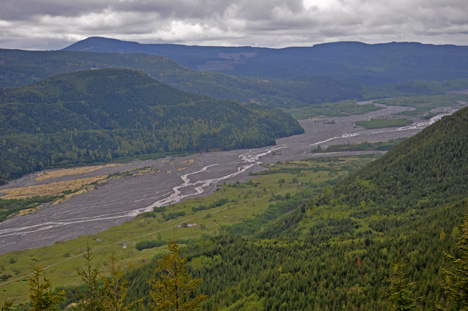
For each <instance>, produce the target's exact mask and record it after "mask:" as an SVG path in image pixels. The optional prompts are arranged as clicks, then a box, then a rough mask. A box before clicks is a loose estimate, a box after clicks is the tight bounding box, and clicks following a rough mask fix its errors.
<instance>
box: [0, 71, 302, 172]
mask: <svg viewBox="0 0 468 311" xmlns="http://www.w3.org/2000/svg"><path fill="white" fill-rule="evenodd" d="M0 119H1V123H0V133H1V137H0V139H1V140H0V141H1V143H2V148H1V150H0V172H1V176H0V177H1V180H3V181H4V180H8V179H12V178H16V177H19V176H21V175H23V174H26V173H30V172H33V171H35V170H41V169H44V168H50V167H59V166H67V165H78V164H89V163H95V162H104V161H110V160H112V159H117V158H123V157H135V156H139V155H144V154H151V153H159V154H164V153H168V152H187V151H189V152H199V151H209V150H214V149H218V150H219V149H220V150H227V149H234V148H253V147H260V146H265V145H271V144H274V143H275V138H278V137H283V136H287V135H293V134H298V133H302V132H303V129H302V128H301V127H300V126H299V124H298V123H297V121H295V120H294V119H292V118H291V117H290V116H289V115H287V114H285V113H283V112H281V111H278V110H273V109H269V108H264V107H260V106H257V105H253V104H250V105H240V104H238V103H236V102H233V101H220V100H215V99H212V98H209V97H204V96H200V95H194V94H190V93H185V92H182V91H179V90H177V89H174V88H172V87H169V86H167V85H165V84H162V83H159V82H157V81H155V80H153V79H151V78H150V77H149V76H147V75H146V74H144V73H141V72H137V71H131V70H126V69H103V70H88V71H80V72H75V73H69V74H63V75H59V76H54V77H52V78H49V79H45V80H42V81H40V82H38V83H35V84H30V85H28V86H25V87H21V88H6V89H2V90H0Z"/></svg>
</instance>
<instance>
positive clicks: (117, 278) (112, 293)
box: [102, 250, 142, 311]
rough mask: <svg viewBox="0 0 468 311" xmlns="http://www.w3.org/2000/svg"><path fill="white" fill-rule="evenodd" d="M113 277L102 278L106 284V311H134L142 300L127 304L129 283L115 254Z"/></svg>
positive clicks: (112, 262)
mask: <svg viewBox="0 0 468 311" xmlns="http://www.w3.org/2000/svg"><path fill="white" fill-rule="evenodd" d="M110 260H111V275H110V277H109V278H102V281H103V283H104V291H105V295H104V310H109V311H132V310H136V309H135V307H136V306H137V305H138V304H139V303H140V302H141V300H142V299H139V300H136V301H133V302H131V303H129V304H127V303H126V301H125V300H126V298H127V291H128V282H127V281H126V280H124V279H123V276H124V273H123V271H122V267H121V266H120V265H118V264H117V262H116V261H117V260H116V258H115V252H114V251H113V250H112V255H111V258H110Z"/></svg>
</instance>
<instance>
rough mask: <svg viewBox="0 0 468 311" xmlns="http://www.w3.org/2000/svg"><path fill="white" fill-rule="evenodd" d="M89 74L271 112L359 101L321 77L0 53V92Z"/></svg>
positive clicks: (355, 88) (129, 57)
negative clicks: (134, 79) (143, 80)
mask: <svg viewBox="0 0 468 311" xmlns="http://www.w3.org/2000/svg"><path fill="white" fill-rule="evenodd" d="M92 68H100V69H103V68H126V69H133V70H139V71H143V72H145V73H147V74H148V75H149V76H151V77H152V78H154V79H156V80H158V81H160V82H162V83H166V84H169V85H171V86H173V87H175V88H177V89H180V90H183V91H186V92H191V93H195V94H200V95H206V96H210V97H213V98H217V99H231V100H235V101H238V102H257V103H260V104H263V105H269V106H286V107H289V106H307V105H311V104H317V103H323V102H330V101H335V100H341V99H355V98H361V97H362V91H361V87H360V86H359V85H358V84H356V83H350V82H346V81H339V80H336V79H332V78H325V77H314V78H298V79H292V80H284V81H279V80H278V81H266V80H259V79H253V80H251V79H248V78H240V77H234V76H229V75H225V74H219V73H214V72H206V71H196V70H191V69H188V68H185V67H182V66H180V65H179V64H177V63H175V62H174V61H172V60H170V59H169V58H166V57H163V56H156V55H145V54H117V53H92V52H70V51H22V50H7V49H0V87H19V86H23V85H25V84H28V83H31V82H38V81H39V80H41V79H44V78H48V77H51V76H54V75H58V74H63V73H67V72H73V71H78V70H88V69H92Z"/></svg>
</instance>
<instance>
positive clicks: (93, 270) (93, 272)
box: [74, 247, 104, 311]
mask: <svg viewBox="0 0 468 311" xmlns="http://www.w3.org/2000/svg"><path fill="white" fill-rule="evenodd" d="M83 258H84V260H85V264H84V267H83V268H80V269H78V275H79V276H80V277H81V280H82V281H83V283H84V284H85V286H86V288H85V290H82V291H80V292H79V293H78V299H79V301H78V302H77V304H76V306H75V308H74V309H75V310H81V311H101V310H104V299H103V298H104V287H103V286H102V284H101V283H100V281H99V276H100V272H99V267H98V266H93V264H92V260H93V258H94V256H93V254H92V253H91V249H90V248H89V247H87V251H86V252H84V253H83Z"/></svg>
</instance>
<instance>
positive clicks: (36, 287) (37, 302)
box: [2, 265, 63, 311]
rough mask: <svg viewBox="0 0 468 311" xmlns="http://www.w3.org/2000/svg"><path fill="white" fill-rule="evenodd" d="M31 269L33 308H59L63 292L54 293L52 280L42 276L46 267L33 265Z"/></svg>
mask: <svg viewBox="0 0 468 311" xmlns="http://www.w3.org/2000/svg"><path fill="white" fill-rule="evenodd" d="M31 270H32V276H31V277H30V278H29V280H28V286H29V299H30V300H31V305H32V310H33V311H42V310H47V311H50V310H58V309H57V304H58V303H59V302H60V301H62V300H63V294H62V293H54V292H53V291H52V282H51V281H50V280H49V279H48V278H46V277H45V276H42V271H43V270H44V267H42V266H36V265H31ZM41 276H42V279H41ZM10 307H11V306H10ZM2 310H3V307H2ZM6 310H8V309H6Z"/></svg>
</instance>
